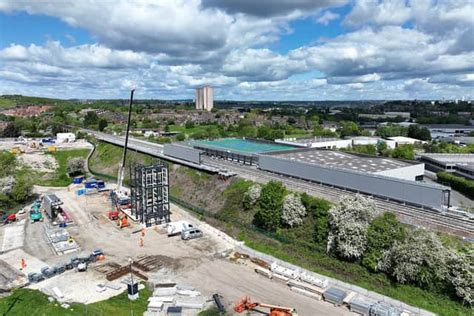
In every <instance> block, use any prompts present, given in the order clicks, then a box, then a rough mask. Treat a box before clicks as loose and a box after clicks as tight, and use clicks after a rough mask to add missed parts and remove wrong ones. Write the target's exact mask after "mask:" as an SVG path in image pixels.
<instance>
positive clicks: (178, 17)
mask: <svg viewBox="0 0 474 316" xmlns="http://www.w3.org/2000/svg"><path fill="white" fill-rule="evenodd" d="M472 16H474V5H473V3H472V2H469V1H457V0H445V1H430V0H420V1H395V0H361V1H350V0H333V1H331V0H321V1H313V0H301V1H297V2H296V1H292V0H262V1H259V2H255V1H253V0H239V1H237V0H235V1H234V0H228V1H218V0H187V1H184V0H175V1H173V0H160V1H152V0H143V1H140V2H134V3H133V5H132V2H130V1H127V0H117V1H99V2H96V3H90V2H89V1H73V0H49V1H41V2H38V1H27V0H25V1H14V0H0V94H13V93H14V94H24V95H39V96H51V97H62V98H112V97H119V96H122V95H123V94H124V93H123V91H126V90H127V89H129V88H131V87H135V88H137V95H139V96H140V97H143V98H163V99H174V98H176V99H182V98H190V97H192V96H193V89H194V88H195V87H197V86H201V85H205V84H209V85H212V86H214V87H215V91H216V92H215V93H216V98H217V99H235V100H361V99H362V100H363V99H441V98H447V99H454V98H461V97H463V96H464V97H467V98H472V97H473V90H474V89H473V84H474V47H473V46H474V44H473V43H474V37H473V36H474V35H473V34H474V32H473V29H474V27H473V24H474V21H473V20H474V19H472Z"/></svg>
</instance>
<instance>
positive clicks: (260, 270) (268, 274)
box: [255, 267, 273, 279]
mask: <svg viewBox="0 0 474 316" xmlns="http://www.w3.org/2000/svg"><path fill="white" fill-rule="evenodd" d="M255 272H256V273H257V274H260V275H263V276H264V277H266V278H269V279H271V278H272V277H273V274H272V272H271V271H270V270H268V269H264V268H260V267H256V268H255Z"/></svg>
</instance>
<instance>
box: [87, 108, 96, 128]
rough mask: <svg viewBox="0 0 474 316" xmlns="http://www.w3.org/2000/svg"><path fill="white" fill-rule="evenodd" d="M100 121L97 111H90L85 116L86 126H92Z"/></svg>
mask: <svg viewBox="0 0 474 316" xmlns="http://www.w3.org/2000/svg"><path fill="white" fill-rule="evenodd" d="M98 122H99V117H98V116H97V113H95V112H94V111H89V112H87V113H86V115H85V116H84V126H86V127H87V126H91V125H95V124H97V123H98Z"/></svg>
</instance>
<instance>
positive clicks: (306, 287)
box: [287, 280, 324, 295]
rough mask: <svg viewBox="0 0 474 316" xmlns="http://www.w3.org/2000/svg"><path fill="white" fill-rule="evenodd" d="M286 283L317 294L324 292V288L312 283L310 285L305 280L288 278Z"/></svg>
mask: <svg viewBox="0 0 474 316" xmlns="http://www.w3.org/2000/svg"><path fill="white" fill-rule="evenodd" d="M287 284H288V286H289V287H295V288H299V289H302V290H305V291H308V292H312V293H315V294H318V295H322V294H323V293H324V289H322V288H320V287H317V286H314V285H311V284H309V283H306V282H301V281H295V280H290V281H288V283H287Z"/></svg>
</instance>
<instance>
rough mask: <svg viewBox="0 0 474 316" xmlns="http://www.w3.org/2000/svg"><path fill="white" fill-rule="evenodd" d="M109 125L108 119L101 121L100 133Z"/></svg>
mask: <svg viewBox="0 0 474 316" xmlns="http://www.w3.org/2000/svg"><path fill="white" fill-rule="evenodd" d="M107 125H108V123H107V120H106V119H103V118H102V119H100V120H99V131H101V132H102V131H103V130H104V129H105V128H106V127H107Z"/></svg>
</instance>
